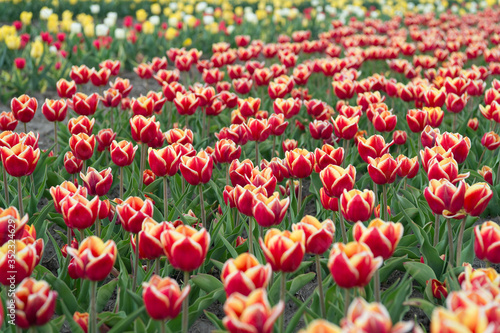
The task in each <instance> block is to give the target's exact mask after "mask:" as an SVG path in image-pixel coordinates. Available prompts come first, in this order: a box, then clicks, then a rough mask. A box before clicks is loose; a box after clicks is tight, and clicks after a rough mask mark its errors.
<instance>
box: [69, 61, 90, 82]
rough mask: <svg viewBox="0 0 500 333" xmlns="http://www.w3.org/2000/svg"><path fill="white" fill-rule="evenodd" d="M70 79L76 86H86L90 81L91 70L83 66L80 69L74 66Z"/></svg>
mask: <svg viewBox="0 0 500 333" xmlns="http://www.w3.org/2000/svg"><path fill="white" fill-rule="evenodd" d="M69 77H70V78H71V80H73V81H74V82H75V84H86V83H87V82H89V80H90V70H89V68H88V67H87V66H85V65H81V66H80V67H78V66H72V67H71V72H70V73H69Z"/></svg>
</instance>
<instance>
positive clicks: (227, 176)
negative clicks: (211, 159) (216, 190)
mask: <svg viewBox="0 0 500 333" xmlns="http://www.w3.org/2000/svg"><path fill="white" fill-rule="evenodd" d="M226 185H229V163H226Z"/></svg>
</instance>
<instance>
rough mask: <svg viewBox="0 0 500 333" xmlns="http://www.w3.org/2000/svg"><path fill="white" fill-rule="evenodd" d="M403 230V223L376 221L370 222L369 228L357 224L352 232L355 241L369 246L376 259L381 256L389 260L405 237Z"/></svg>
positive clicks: (359, 223)
mask: <svg viewBox="0 0 500 333" xmlns="http://www.w3.org/2000/svg"><path fill="white" fill-rule="evenodd" d="M403 229H404V228H403V225H402V224H401V223H393V222H384V221H382V220H380V219H375V220H372V221H371V222H370V224H369V225H368V228H367V227H365V226H364V225H363V223H361V222H357V223H356V224H355V225H354V228H353V231H352V232H353V236H354V240H355V241H357V242H362V243H364V244H366V245H368V247H369V248H370V250H371V251H372V253H373V256H374V257H378V256H381V257H382V258H383V259H384V260H387V259H389V258H390V257H391V256H392V254H393V253H394V251H395V250H396V247H397V246H398V243H399V241H400V240H401V238H402V237H403Z"/></svg>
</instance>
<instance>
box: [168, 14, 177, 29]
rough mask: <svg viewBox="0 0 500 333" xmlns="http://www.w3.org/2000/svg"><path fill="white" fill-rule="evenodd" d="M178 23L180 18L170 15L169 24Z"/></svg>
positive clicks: (170, 25) (171, 25) (172, 25)
mask: <svg viewBox="0 0 500 333" xmlns="http://www.w3.org/2000/svg"><path fill="white" fill-rule="evenodd" d="M177 23H179V20H177V17H173V16H170V17H169V18H168V26H169V27H176V26H177Z"/></svg>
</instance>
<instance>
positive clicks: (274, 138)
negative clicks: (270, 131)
mask: <svg viewBox="0 0 500 333" xmlns="http://www.w3.org/2000/svg"><path fill="white" fill-rule="evenodd" d="M271 152H272V153H271V159H272V158H273V157H274V154H276V135H273V150H272V151H271Z"/></svg>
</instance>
